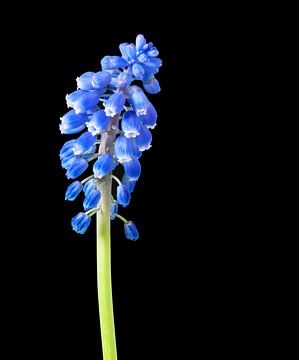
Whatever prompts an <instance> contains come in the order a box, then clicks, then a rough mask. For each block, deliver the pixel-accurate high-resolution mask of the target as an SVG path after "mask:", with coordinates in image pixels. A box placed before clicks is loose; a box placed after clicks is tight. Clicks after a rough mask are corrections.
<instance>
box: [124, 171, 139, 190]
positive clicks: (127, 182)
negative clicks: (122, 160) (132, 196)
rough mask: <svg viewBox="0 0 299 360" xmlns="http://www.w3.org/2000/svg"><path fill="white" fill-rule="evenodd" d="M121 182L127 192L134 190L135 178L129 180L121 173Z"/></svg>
mask: <svg viewBox="0 0 299 360" xmlns="http://www.w3.org/2000/svg"><path fill="white" fill-rule="evenodd" d="M121 182H122V184H123V185H124V186H125V187H126V188H127V189H128V191H129V193H132V192H133V191H134V188H135V185H136V184H137V181H136V180H130V179H129V178H128V176H127V175H126V174H124V175H123V177H122V180H121Z"/></svg>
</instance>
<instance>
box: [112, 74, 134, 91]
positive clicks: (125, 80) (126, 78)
mask: <svg viewBox="0 0 299 360" xmlns="http://www.w3.org/2000/svg"><path fill="white" fill-rule="evenodd" d="M132 80H133V76H132V75H131V74H130V73H128V72H123V73H121V74H119V75H118V77H117V80H116V86H117V87H118V88H125V87H128V86H130V84H131V82H132Z"/></svg>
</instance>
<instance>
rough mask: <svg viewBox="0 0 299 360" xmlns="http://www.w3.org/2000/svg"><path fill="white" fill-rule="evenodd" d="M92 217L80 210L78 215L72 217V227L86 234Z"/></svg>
mask: <svg viewBox="0 0 299 360" xmlns="http://www.w3.org/2000/svg"><path fill="white" fill-rule="evenodd" d="M90 222H91V218H90V216H88V215H86V214H84V213H83V212H79V214H77V215H76V216H74V217H73V218H72V228H73V230H74V231H76V232H77V233H79V234H84V233H85V232H86V230H87V228H88V226H89V225H90Z"/></svg>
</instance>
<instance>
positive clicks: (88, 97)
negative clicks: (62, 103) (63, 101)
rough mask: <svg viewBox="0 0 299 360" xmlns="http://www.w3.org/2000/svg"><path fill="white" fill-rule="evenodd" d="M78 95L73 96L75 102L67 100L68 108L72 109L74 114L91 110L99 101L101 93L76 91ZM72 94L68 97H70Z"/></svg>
mask: <svg viewBox="0 0 299 360" xmlns="http://www.w3.org/2000/svg"><path fill="white" fill-rule="evenodd" d="M78 92H79V95H78V96H77V95H76V96H75V100H73V98H71V99H70V98H69V97H68V98H67V101H68V103H69V106H70V107H72V108H73V109H74V110H75V112H76V114H80V113H86V112H87V111H88V110H90V109H92V108H93V107H94V106H96V105H97V103H98V102H99V100H100V97H101V94H102V92H101V91H100V90H90V91H82V90H77V93H78ZM71 95H72V94H70V95H68V96H71Z"/></svg>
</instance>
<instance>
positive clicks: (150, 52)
mask: <svg viewBox="0 0 299 360" xmlns="http://www.w3.org/2000/svg"><path fill="white" fill-rule="evenodd" d="M146 54H147V55H148V56H150V57H156V56H158V55H159V51H158V49H157V48H156V47H152V48H151V49H150V50H148V51H147V52H146Z"/></svg>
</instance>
